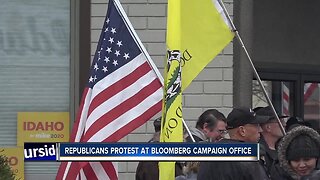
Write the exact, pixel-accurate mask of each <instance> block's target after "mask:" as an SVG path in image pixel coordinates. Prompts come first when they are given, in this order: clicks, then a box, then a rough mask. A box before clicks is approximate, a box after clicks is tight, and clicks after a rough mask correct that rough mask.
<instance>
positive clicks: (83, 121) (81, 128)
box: [74, 88, 92, 142]
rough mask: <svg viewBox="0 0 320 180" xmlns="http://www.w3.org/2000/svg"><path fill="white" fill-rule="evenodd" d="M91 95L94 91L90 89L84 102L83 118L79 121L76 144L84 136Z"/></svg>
mask: <svg viewBox="0 0 320 180" xmlns="http://www.w3.org/2000/svg"><path fill="white" fill-rule="evenodd" d="M91 94H92V89H91V88H88V92H87V95H86V97H85V101H84V105H83V109H82V113H81V117H80V121H79V126H78V129H77V134H76V137H75V140H74V142H79V141H80V139H81V137H82V135H83V131H84V128H85V124H86V119H87V115H88V108H89V106H90V99H91Z"/></svg>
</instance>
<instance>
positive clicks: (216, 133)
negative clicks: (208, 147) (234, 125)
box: [205, 120, 227, 142]
mask: <svg viewBox="0 0 320 180" xmlns="http://www.w3.org/2000/svg"><path fill="white" fill-rule="evenodd" d="M226 126H227V125H226V123H225V122H223V121H220V120H219V121H218V122H217V125H216V126H215V127H213V128H212V127H211V128H209V127H206V129H205V132H206V133H205V134H206V136H207V138H208V139H211V141H213V142H215V141H218V140H220V139H221V138H223V136H224V135H225V134H226V132H227V130H226Z"/></svg>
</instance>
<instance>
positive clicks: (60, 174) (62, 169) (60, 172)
mask: <svg viewBox="0 0 320 180" xmlns="http://www.w3.org/2000/svg"><path fill="white" fill-rule="evenodd" d="M66 167H67V162H61V164H60V167H59V170H58V173H57V176H56V180H62V178H63V174H64V172H65V171H66Z"/></svg>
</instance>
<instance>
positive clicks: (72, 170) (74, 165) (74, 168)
mask: <svg viewBox="0 0 320 180" xmlns="http://www.w3.org/2000/svg"><path fill="white" fill-rule="evenodd" d="M79 172H80V166H79V163H78V162H71V165H70V167H69V171H68V173H67V175H66V178H65V179H68V180H69V179H76V178H77V176H78V174H79ZM65 179H63V180H65Z"/></svg>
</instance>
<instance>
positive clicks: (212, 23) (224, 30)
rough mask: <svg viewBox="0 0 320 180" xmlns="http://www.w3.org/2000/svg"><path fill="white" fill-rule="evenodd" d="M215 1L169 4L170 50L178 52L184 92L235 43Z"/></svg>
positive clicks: (184, 0) (170, 1) (173, 0)
mask: <svg viewBox="0 0 320 180" xmlns="http://www.w3.org/2000/svg"><path fill="white" fill-rule="evenodd" d="M224 17H225V15H224V14H223V11H222V8H221V6H220V5H219V3H218V2H216V1H215V0H168V18H167V47H168V49H171V50H179V51H180V53H181V66H182V78H181V81H182V91H184V90H185V89H186V88H187V87H188V86H189V85H190V83H191V82H192V80H193V79H194V78H196V76H197V75H198V74H199V73H200V72H201V71H202V69H203V68H204V67H205V66H206V65H207V64H208V63H209V62H210V61H211V60H212V59H213V58H214V57H215V56H217V55H218V53H220V52H221V50H222V49H223V48H224V47H225V46H226V45H227V44H229V42H230V41H231V40H232V39H233V37H234V33H233V32H232V31H231V28H230V27H229V26H228V25H227V23H226V21H225V20H224V19H225V18H224Z"/></svg>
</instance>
